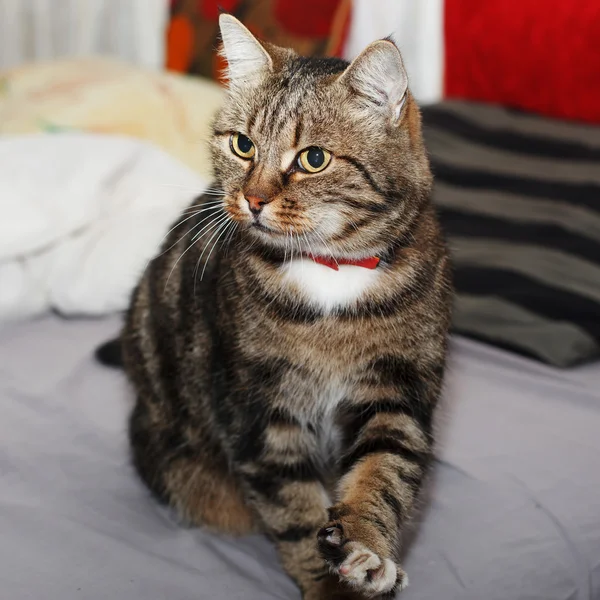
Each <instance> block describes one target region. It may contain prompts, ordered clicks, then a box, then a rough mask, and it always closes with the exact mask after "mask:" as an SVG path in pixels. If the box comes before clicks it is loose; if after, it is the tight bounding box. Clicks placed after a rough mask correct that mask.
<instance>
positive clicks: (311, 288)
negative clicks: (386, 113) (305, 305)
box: [282, 258, 380, 312]
mask: <svg viewBox="0 0 600 600" xmlns="http://www.w3.org/2000/svg"><path fill="white" fill-rule="evenodd" d="M282 269H283V272H284V280H285V281H286V282H288V283H290V284H292V285H294V286H295V287H296V288H298V290H299V292H300V293H301V294H302V295H303V296H304V297H305V299H306V300H308V301H309V302H310V303H311V304H313V305H315V306H318V307H319V308H320V309H321V310H323V311H325V312H329V311H331V310H332V309H335V308H338V307H344V306H347V305H349V304H352V303H353V302H355V301H356V300H358V299H360V298H361V296H363V295H364V294H365V292H366V291H367V290H368V289H369V288H370V287H372V286H373V285H374V283H375V282H376V281H377V279H378V278H379V276H380V271H379V269H366V268H364V267H356V266H354V265H340V266H339V270H338V271H335V270H334V269H332V268H330V267H327V266H325V265H320V264H318V263H316V262H314V261H312V260H311V259H309V258H306V259H302V258H298V259H294V260H292V261H291V263H287V264H286V265H285V267H282Z"/></svg>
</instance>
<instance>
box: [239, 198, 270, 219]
mask: <svg viewBox="0 0 600 600" xmlns="http://www.w3.org/2000/svg"><path fill="white" fill-rule="evenodd" d="M244 197H245V198H246V202H248V208H250V212H251V213H252V214H253V215H257V214H258V213H259V212H260V211H261V210H262V208H263V206H264V205H265V204H268V202H269V201H268V200H267V199H266V198H265V197H264V196H244Z"/></svg>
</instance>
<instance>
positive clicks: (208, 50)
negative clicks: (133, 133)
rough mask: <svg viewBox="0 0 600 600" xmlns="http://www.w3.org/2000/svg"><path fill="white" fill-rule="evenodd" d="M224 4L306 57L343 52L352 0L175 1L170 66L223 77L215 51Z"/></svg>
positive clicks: (261, 33)
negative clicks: (218, 23) (219, 19)
mask: <svg viewBox="0 0 600 600" xmlns="http://www.w3.org/2000/svg"><path fill="white" fill-rule="evenodd" d="M220 9H221V10H224V11H226V12H229V13H231V14H233V15H235V16H236V17H237V18H239V19H240V20H241V21H242V22H243V23H244V24H245V25H246V27H248V29H250V31H252V33H254V34H255V35H256V36H258V37H260V38H261V39H264V40H266V41H268V42H272V43H273V44H277V45H279V46H287V47H290V48H293V49H294V50H296V51H297V52H298V53H300V54H303V55H306V56H323V55H330V56H341V54H342V51H343V48H344V42H345V40H346V37H347V34H348V29H349V25H350V15H351V10H350V9H351V0H295V1H290V0H172V1H171V20H170V23H169V26H168V28H167V39H166V44H167V57H166V66H167V68H168V69H170V70H173V71H179V72H184V73H192V74H195V75H204V76H206V77H212V78H214V79H217V80H219V81H221V73H222V72H223V67H224V66H225V65H224V64H223V62H222V59H221V58H219V57H218V55H216V53H215V49H216V47H217V45H218V25H217V22H218V18H219V12H220Z"/></svg>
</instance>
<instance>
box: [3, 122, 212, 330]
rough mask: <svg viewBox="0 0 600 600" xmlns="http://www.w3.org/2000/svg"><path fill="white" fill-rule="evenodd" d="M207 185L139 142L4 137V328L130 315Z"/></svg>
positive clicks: (62, 136)
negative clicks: (40, 318)
mask: <svg viewBox="0 0 600 600" xmlns="http://www.w3.org/2000/svg"><path fill="white" fill-rule="evenodd" d="M198 143H199V144H200V143H201V142H200V141H199V142H198ZM205 184H206V181H204V179H203V178H202V177H201V176H199V175H198V174H196V173H195V172H194V171H192V170H191V169H189V168H188V167H186V166H185V165H183V164H181V163H179V162H178V161H177V160H175V159H173V158H172V157H171V156H169V155H168V154H166V153H165V152H163V151H162V150H160V149H158V148H157V147H154V146H152V145H150V144H148V143H145V142H142V141H138V140H134V139H132V138H126V137H120V136H102V135H90V134H79V133H72V134H71V133H64V134H57V135H27V136H5V137H1V138H0V322H2V321H6V320H12V319H16V318H24V317H30V316H33V315H37V314H40V313H43V312H46V311H48V310H56V311H58V312H60V313H62V314H65V315H99V314H104V313H109V312H113V311H116V310H120V309H124V308H125V307H126V306H127V302H128V299H129V294H130V292H131V289H132V287H133V286H134V285H135V282H136V281H137V279H138V277H139V275H140V272H141V271H142V270H143V269H144V267H145V266H146V264H147V262H148V260H149V259H150V258H152V256H153V255H154V254H155V252H156V250H157V248H158V245H159V244H160V241H161V239H162V237H163V236H164V234H165V233H166V232H167V231H168V228H169V226H170V224H171V223H172V222H173V221H174V220H175V218H176V217H177V215H178V214H179V213H180V212H181V210H182V208H183V207H185V206H186V205H187V204H189V202H190V201H191V199H192V198H193V197H194V196H195V195H197V194H199V193H200V192H201V191H202V190H203V188H204V187H205Z"/></svg>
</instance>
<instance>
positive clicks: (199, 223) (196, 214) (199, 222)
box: [158, 207, 218, 256]
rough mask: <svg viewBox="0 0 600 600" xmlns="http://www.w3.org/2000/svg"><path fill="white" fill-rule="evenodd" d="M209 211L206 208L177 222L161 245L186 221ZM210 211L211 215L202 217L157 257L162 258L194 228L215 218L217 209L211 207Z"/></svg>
mask: <svg viewBox="0 0 600 600" xmlns="http://www.w3.org/2000/svg"><path fill="white" fill-rule="evenodd" d="M207 210H209V209H208V208H205V209H204V210H199V211H197V212H195V213H193V214H192V215H190V216H189V217H187V218H185V219H183V220H182V221H179V223H177V225H175V227H171V229H169V231H168V232H167V235H165V237H163V239H162V240H161V241H160V243H161V244H162V243H163V242H164V241H165V240H166V239H167V237H168V236H169V234H170V233H171V232H172V231H174V230H175V229H177V227H179V226H180V225H183V224H184V223H185V222H186V221H189V220H190V219H193V218H194V217H197V216H198V215H199V214H200V213H203V212H205V211H207ZM210 210H212V211H213V212H212V214H210V215H207V216H206V217H204V218H203V219H200V221H198V223H196V224H195V225H194V226H193V227H192V228H191V229H188V231H186V232H185V233H184V234H183V235H182V236H181V237H180V238H179V239H178V240H177V241H176V242H174V243H173V244H171V245H170V246H169V247H168V248H167V249H166V250H163V251H162V252H161V253H160V254H158V256H162V255H163V254H164V253H165V252H168V251H169V250H170V249H171V248H173V246H177V244H179V242H180V241H181V240H182V239H183V238H184V237H185V236H186V235H189V234H190V233H192V231H194V229H196V227H198V226H199V225H202V223H204V221H206V220H207V219H210V218H211V217H213V216H215V214H216V213H215V212H214V211H216V210H218V207H212V208H211V209H210Z"/></svg>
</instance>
